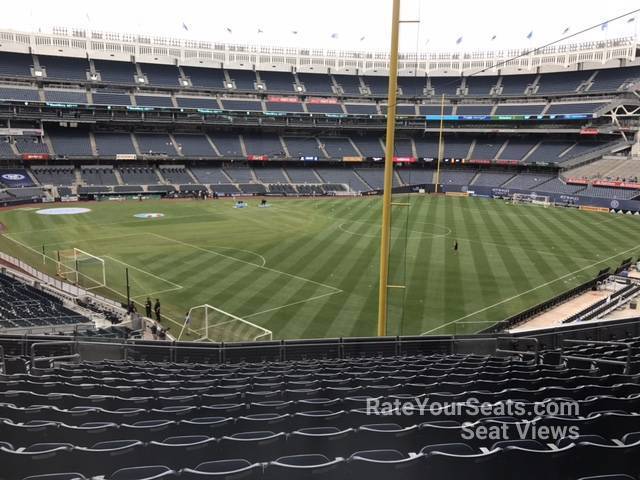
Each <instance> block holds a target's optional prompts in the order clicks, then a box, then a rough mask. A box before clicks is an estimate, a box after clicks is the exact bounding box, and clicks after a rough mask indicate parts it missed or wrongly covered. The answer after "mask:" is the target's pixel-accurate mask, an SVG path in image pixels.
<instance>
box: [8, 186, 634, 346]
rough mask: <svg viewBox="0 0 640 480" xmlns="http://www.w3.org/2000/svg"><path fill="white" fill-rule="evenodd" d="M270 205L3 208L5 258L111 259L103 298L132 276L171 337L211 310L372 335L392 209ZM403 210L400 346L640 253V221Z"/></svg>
mask: <svg viewBox="0 0 640 480" xmlns="http://www.w3.org/2000/svg"><path fill="white" fill-rule="evenodd" d="M269 201H270V203H271V207H270V208H257V205H258V203H259V200H252V199H250V200H249V208H246V209H234V208H233V202H232V201H231V200H215V201H201V200H192V201H190V200H189V201H172V200H157V201H144V202H138V201H131V202H94V203H87V204H86V206H88V207H89V208H90V209H91V211H90V212H89V213H86V214H81V215H60V216H44V215H38V214H37V213H36V211H35V210H32V209H20V208H18V209H13V210H5V211H3V212H0V222H2V224H3V225H4V227H5V230H4V233H3V235H2V237H0V248H1V249H2V250H3V251H5V252H6V253H9V254H12V255H14V256H18V257H20V258H22V259H24V260H25V261H27V262H29V263H31V264H32V265H33V266H35V267H38V268H41V269H43V270H46V271H48V272H49V273H53V272H55V265H54V259H55V258H56V255H57V252H58V251H60V250H62V251H69V250H70V249H73V248H78V249H81V250H82V251H84V252H88V253H90V254H91V255H95V256H97V257H100V258H101V259H103V261H104V265H105V271H106V280H107V281H106V288H105V287H99V288H98V287H97V285H96V288H95V291H96V292H98V293H101V294H104V295H107V296H110V297H112V298H114V299H117V300H120V301H122V300H123V296H124V294H125V282H124V278H125V269H128V270H129V278H130V285H131V296H132V297H133V298H134V300H135V301H137V302H140V303H141V304H142V303H143V302H144V300H145V299H146V297H147V296H150V297H151V298H152V300H155V298H159V299H160V301H161V303H162V309H163V314H164V315H165V316H166V317H167V319H166V320H165V321H166V322H168V323H167V324H168V325H171V330H172V331H174V332H175V331H179V330H180V327H181V324H182V321H183V319H184V315H185V312H186V311H187V310H188V309H189V308H190V307H192V306H195V305H201V304H205V303H206V304H210V305H213V306H215V307H217V308H219V309H221V310H223V311H225V312H229V313H230V314H233V315H236V316H238V317H241V318H243V319H246V320H248V321H250V322H253V323H255V324H256V325H260V326H262V327H264V328H267V329H270V330H272V331H273V336H274V338H319V337H339V336H368V335H374V334H375V333H376V318H377V297H378V266H379V243H380V227H379V221H380V216H381V199H380V198H379V197H362V198H322V199H274V200H269ZM402 202H407V203H409V206H397V207H394V211H393V222H392V223H393V225H392V239H391V257H390V260H391V267H390V284H392V285H396V286H399V287H404V288H392V289H390V291H389V325H388V333H389V334H390V335H397V334H402V335H415V334H421V333H429V334H451V333H456V334H463V333H473V332H477V331H479V330H482V329H483V328H486V327H487V326H489V325H490V324H491V323H494V322H496V321H499V320H502V319H504V318H506V317H508V316H510V315H513V314H515V313H517V312H520V311H522V310H524V309H526V308H528V307H530V306H532V305H535V304H537V303H539V302H541V301H544V300H546V299H548V298H550V297H552V296H554V295H557V294H559V293H561V292H563V291H566V290H568V289H570V288H572V287H573V286H575V285H578V284H580V283H582V282H584V281H586V280H588V279H590V278H593V276H594V275H595V274H596V273H597V272H598V271H599V270H600V269H602V268H605V267H607V266H610V267H614V266H616V265H618V264H619V263H620V261H621V260H623V259H625V258H628V257H637V255H638V254H639V253H640V228H639V227H640V223H639V222H640V219H639V218H638V217H634V216H627V215H614V214H607V213H591V212H583V211H578V210H575V209H563V208H543V207H535V206H513V205H509V204H506V203H505V202H503V201H500V200H488V199H477V198H459V197H444V196H418V195H416V196H409V197H403V198H402ZM44 208H47V207H44ZM137 213H162V214H164V216H163V217H160V218H151V219H140V218H135V217H134V215H135V214H137ZM454 241H457V242H458V245H459V249H458V251H457V253H456V252H454V250H453V244H454ZM43 249H44V256H43V254H42V252H43ZM79 269H80V270H82V265H81V266H80V267H79ZM95 270H96V268H95V265H93V266H92V267H91V271H95ZM87 275H88V276H89V277H90V276H91V275H94V274H90V273H87ZM89 283H90V279H89ZM172 322H174V323H172ZM201 328H202V325H199V324H198V322H194V324H193V325H192V329H193V330H200V329H201ZM225 328H228V327H225ZM200 333H201V332H191V333H189V334H188V335H187V336H186V337H185V338H196V337H198V336H201V335H200ZM210 333H211V334H210V337H211V338H212V339H216V338H214V337H215V336H216V332H215V331H212V332H210ZM238 335H239V337H243V336H250V335H251V332H244V331H239V332H238ZM234 339H240V338H234Z"/></svg>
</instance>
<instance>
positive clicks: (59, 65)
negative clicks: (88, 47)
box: [38, 55, 89, 82]
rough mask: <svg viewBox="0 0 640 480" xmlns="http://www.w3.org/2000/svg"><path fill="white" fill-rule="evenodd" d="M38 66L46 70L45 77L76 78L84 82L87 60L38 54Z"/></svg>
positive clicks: (87, 65) (87, 68)
mask: <svg viewBox="0 0 640 480" xmlns="http://www.w3.org/2000/svg"><path fill="white" fill-rule="evenodd" d="M38 60H39V61H40V67H44V69H45V70H46V72H47V79H55V80H76V81H79V82H86V81H87V79H88V76H87V72H88V71H89V62H87V59H86V58H72V57H53V56H47V55H38Z"/></svg>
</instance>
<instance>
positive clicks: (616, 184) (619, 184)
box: [567, 178, 640, 190]
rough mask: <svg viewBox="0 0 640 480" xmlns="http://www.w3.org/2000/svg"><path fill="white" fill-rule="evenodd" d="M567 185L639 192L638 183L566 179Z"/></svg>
mask: <svg viewBox="0 0 640 480" xmlns="http://www.w3.org/2000/svg"><path fill="white" fill-rule="evenodd" d="M567 183H571V184H574V185H589V184H591V185H593V186H594V187H615V188H628V189H632V190H640V183H633V182H617V181H611V180H587V179H586V178H567Z"/></svg>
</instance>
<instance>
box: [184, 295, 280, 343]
mask: <svg viewBox="0 0 640 480" xmlns="http://www.w3.org/2000/svg"><path fill="white" fill-rule="evenodd" d="M182 321H183V325H182V329H181V331H180V334H179V335H178V340H181V339H182V337H183V336H184V335H188V336H190V337H192V339H194V340H196V341H200V342H202V341H212V342H246V341H257V340H272V339H273V332H272V331H271V330H268V329H266V328H263V327H261V326H259V325H256V324H255V323H251V322H249V321H247V320H243V319H242V318H240V317H237V316H236V315H233V314H231V313H227V312H225V311H224V310H220V309H219V308H216V307H213V306H211V305H209V304H206V303H205V304H204V305H197V306H195V307H191V308H190V309H189V311H188V312H187V313H186V314H185V317H184V318H183V319H182Z"/></svg>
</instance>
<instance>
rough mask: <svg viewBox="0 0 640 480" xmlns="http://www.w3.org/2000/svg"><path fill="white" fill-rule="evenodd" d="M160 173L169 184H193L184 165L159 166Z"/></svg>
mask: <svg viewBox="0 0 640 480" xmlns="http://www.w3.org/2000/svg"><path fill="white" fill-rule="evenodd" d="M160 173H161V174H162V176H163V177H164V178H165V180H166V181H167V182H169V183H173V184H183V185H185V184H192V183H194V182H193V179H192V178H191V176H190V175H189V173H187V170H186V169H185V167H184V165H161V166H160Z"/></svg>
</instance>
